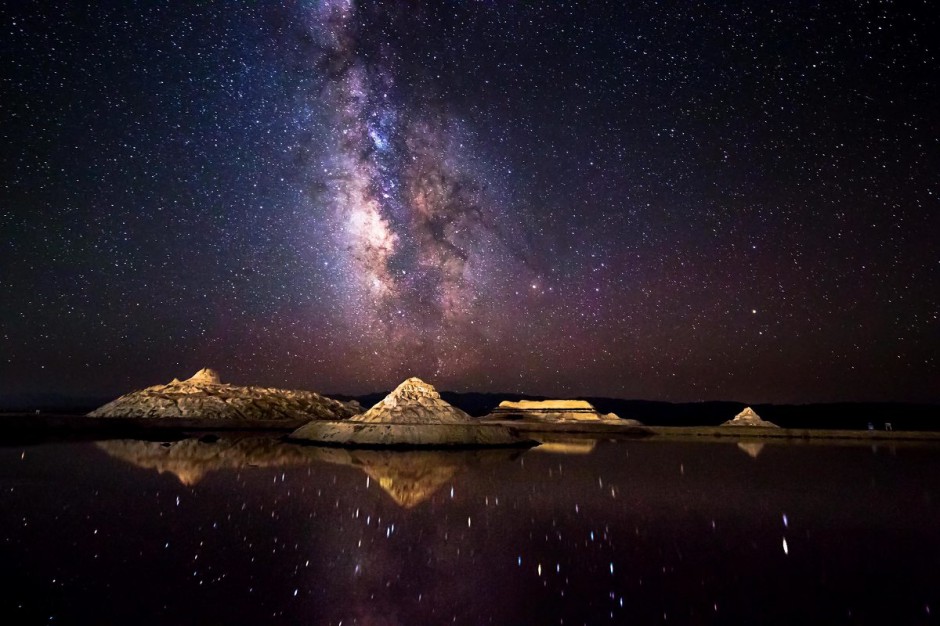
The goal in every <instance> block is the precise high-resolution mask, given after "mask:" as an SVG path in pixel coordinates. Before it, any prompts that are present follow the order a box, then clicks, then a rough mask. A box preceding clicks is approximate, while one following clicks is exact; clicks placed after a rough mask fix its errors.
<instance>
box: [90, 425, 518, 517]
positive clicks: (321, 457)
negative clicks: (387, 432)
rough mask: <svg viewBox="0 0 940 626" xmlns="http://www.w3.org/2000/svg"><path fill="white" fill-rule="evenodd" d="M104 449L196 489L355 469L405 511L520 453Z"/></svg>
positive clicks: (268, 445) (251, 444)
mask: <svg viewBox="0 0 940 626" xmlns="http://www.w3.org/2000/svg"><path fill="white" fill-rule="evenodd" d="M98 447H99V448H101V449H102V450H104V451H105V452H107V453H108V454H110V455H111V456H113V457H115V458H118V459H121V460H122V461H127V462H128V463H132V464H133V465H136V466H137V467H143V468H146V469H152V470H156V471H158V472H160V473H161V474H162V473H164V472H169V473H171V474H173V475H174V476H176V477H177V478H178V479H179V481H180V482H181V483H183V484H184V485H195V484H196V483H198V482H199V481H200V480H202V479H203V478H204V477H205V475H206V474H208V473H209V472H213V471H216V470H235V469H243V468H246V467H299V466H304V465H310V464H313V463H318V462H323V463H332V464H334V465H346V466H350V467H355V468H358V469H360V470H362V471H363V472H365V473H366V474H367V475H369V476H370V477H371V478H372V479H373V480H375V481H376V482H377V483H378V484H379V485H380V486H381V487H382V489H383V490H385V492H386V493H388V494H389V495H390V496H391V497H392V499H394V500H395V502H397V503H398V504H399V505H400V506H402V507H405V508H409V509H410V508H412V507H414V506H417V505H418V504H420V503H421V502H424V501H425V500H427V499H428V498H430V497H431V495H433V494H434V493H435V492H436V491H437V490H438V489H440V488H441V486H443V485H444V484H445V483H447V482H449V481H451V480H453V478H454V477H455V476H456V475H457V474H458V473H459V472H460V471H462V470H464V469H466V468H470V467H475V466H479V465H480V464H485V463H500V462H506V461H509V460H512V459H515V458H517V457H518V456H519V455H520V454H522V453H521V452H520V451H519V450H516V449H511V450H507V449H505V448H503V449H495V450H494V449H490V450H459V451H446V452H445V451H440V450H420V451H419V450H411V451H390V450H346V449H342V448H323V447H311V446H297V445H293V444H289V443H284V442H282V441H280V440H278V439H274V438H270V437H226V438H222V439H218V440H214V441H211V442H209V441H201V440H199V439H184V440H182V441H174V442H166V443H161V442H155V441H137V440H129V439H128V440H116V441H102V442H99V443H98Z"/></svg>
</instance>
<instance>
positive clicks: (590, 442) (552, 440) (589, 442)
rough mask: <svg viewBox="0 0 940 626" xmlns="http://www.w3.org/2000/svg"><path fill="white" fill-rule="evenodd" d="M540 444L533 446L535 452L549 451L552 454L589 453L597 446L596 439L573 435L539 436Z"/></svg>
mask: <svg viewBox="0 0 940 626" xmlns="http://www.w3.org/2000/svg"><path fill="white" fill-rule="evenodd" d="M539 439H540V440H541V444H540V445H539V447H537V448H535V451H537V452H550V453H553V454H590V453H592V452H594V448H596V447H597V440H596V439H583V438H575V437H540V438H539Z"/></svg>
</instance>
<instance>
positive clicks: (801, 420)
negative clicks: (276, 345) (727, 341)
mask: <svg viewBox="0 0 940 626" xmlns="http://www.w3.org/2000/svg"><path fill="white" fill-rule="evenodd" d="M385 395H386V394H384V393H370V394H366V395H362V396H339V395H335V396H331V397H335V398H336V399H337V400H348V399H354V400H358V401H359V403H360V404H361V405H362V406H363V407H365V408H368V407H370V406H372V405H373V404H375V403H376V402H378V401H379V400H381V399H382V398H384V397H385ZM441 397H442V398H444V400H446V401H447V402H449V403H451V404H453V405H454V406H456V407H458V408H460V409H463V410H464V411H466V412H467V413H469V414H470V415H473V416H475V417H480V416H482V415H486V414H487V413H489V412H490V411H492V410H493V409H495V408H496V406H497V405H498V404H499V403H500V402H502V401H503V400H546V399H549V398H548V397H547V396H529V395H520V394H515V393H511V394H509V393H507V394H504V393H473V392H471V393H456V392H453V391H442V392H441ZM577 399H579V400H587V401H588V402H590V403H591V404H593V405H594V407H595V408H596V409H597V410H598V411H600V412H601V413H616V414H617V415H618V416H620V417H622V418H628V419H635V420H639V421H640V422H642V423H644V424H647V425H649V426H718V425H720V424H721V423H722V422H725V421H727V420H729V419H731V418H733V417H734V416H735V415H737V414H738V413H740V412H741V411H742V410H743V409H744V407H746V406H750V407H751V408H752V409H754V410H755V411H757V413H758V415H760V416H761V418H763V419H765V420H767V421H769V422H773V423H774V424H777V425H778V426H780V427H782V428H827V429H835V430H866V429H867V428H868V424H869V422H871V424H872V425H873V426H874V427H875V428H876V429H878V430H883V429H884V427H885V424H886V423H890V424H891V426H892V428H894V429H895V430H923V431H940V405H936V404H909V403H902V402H837V403H825V404H752V405H747V404H745V403H743V402H686V403H672V402H657V401H651V400H621V399H617V398H592V397H586V398H585V397H580V396H579V397H578V398H577Z"/></svg>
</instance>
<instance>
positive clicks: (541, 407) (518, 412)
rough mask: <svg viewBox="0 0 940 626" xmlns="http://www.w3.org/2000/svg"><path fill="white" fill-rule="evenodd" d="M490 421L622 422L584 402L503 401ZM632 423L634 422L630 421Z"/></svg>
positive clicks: (490, 417)
mask: <svg viewBox="0 0 940 626" xmlns="http://www.w3.org/2000/svg"><path fill="white" fill-rule="evenodd" d="M487 419H492V420H525V421H533V422H598V421H606V422H616V423H619V422H623V421H625V420H621V419H620V418H619V417H617V416H616V415H615V414H613V413H607V414H606V415H604V414H602V413H599V412H598V411H597V409H595V408H594V406H593V405H592V404H591V403H590V402H587V401H586V400H519V401H517V402H512V401H509V400H504V401H502V402H500V403H499V406H498V407H496V408H495V409H493V412H492V413H490V414H489V415H488V416H487ZM630 421H631V422H634V420H630ZM636 423H638V422H636Z"/></svg>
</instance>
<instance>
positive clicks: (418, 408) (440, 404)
mask: <svg viewBox="0 0 940 626" xmlns="http://www.w3.org/2000/svg"><path fill="white" fill-rule="evenodd" d="M351 421H354V422H370V423H386V424H389V423H393V424H471V423H474V420H473V418H472V417H470V416H469V415H467V414H466V413H464V412H463V411H461V410H460V409H458V408H457V407H455V406H452V405H450V404H448V403H447V402H445V401H444V400H442V399H441V394H439V393H438V392H437V390H436V389H435V388H434V387H432V386H431V385H429V384H427V383H426V382H424V381H423V380H421V379H420V378H414V377H412V378H409V379H408V380H406V381H405V382H403V383H402V384H400V385H398V387H396V388H395V390H394V391H392V392H391V393H390V394H388V395H387V396H385V398H383V399H382V400H381V401H380V402H377V403H376V404H375V406H373V407H372V408H371V409H369V410H368V411H366V412H365V413H363V414H361V415H356V416H355V417H353V418H351Z"/></svg>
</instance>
